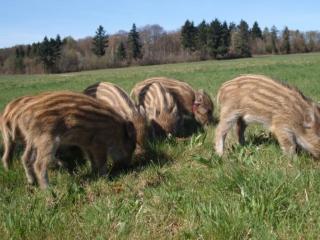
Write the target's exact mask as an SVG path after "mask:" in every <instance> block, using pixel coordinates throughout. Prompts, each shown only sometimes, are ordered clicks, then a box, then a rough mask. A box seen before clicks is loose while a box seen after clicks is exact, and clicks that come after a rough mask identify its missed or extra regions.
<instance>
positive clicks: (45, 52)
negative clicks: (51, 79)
mask: <svg viewBox="0 0 320 240" xmlns="http://www.w3.org/2000/svg"><path fill="white" fill-rule="evenodd" d="M61 47H62V42H61V39H60V36H59V35H58V36H57V37H56V39H53V38H50V40H49V39H48V38H47V37H45V38H44V39H43V41H42V43H41V44H40V48H39V56H40V59H41V61H42V63H43V65H44V68H45V70H46V71H47V72H55V71H56V70H57V69H56V65H57V62H58V60H59V58H60V55H61Z"/></svg>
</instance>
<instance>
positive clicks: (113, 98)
mask: <svg viewBox="0 0 320 240" xmlns="http://www.w3.org/2000/svg"><path fill="white" fill-rule="evenodd" d="M84 93H85V94H87V95H89V96H91V97H94V98H96V99H98V100H99V101H100V102H102V103H103V104H106V105H107V106H108V107H109V108H113V109H115V110H116V111H117V112H118V113H119V114H120V115H121V116H122V117H123V118H125V119H128V120H129V121H132V123H133V125H134V127H135V129H136V133H137V134H136V135H137V146H136V151H135V154H137V155H139V154H142V153H143V152H144V145H145V140H146V137H145V135H146V131H147V123H146V116H145V111H144V108H143V107H142V106H140V107H137V106H136V105H135V104H134V102H133V101H132V100H131V99H130V97H129V96H128V94H127V93H126V92H125V91H124V90H123V89H122V88H120V87H118V86H117V85H115V84H113V83H108V82H99V83H96V84H93V85H91V86H89V87H87V88H86V89H85V90H84Z"/></svg>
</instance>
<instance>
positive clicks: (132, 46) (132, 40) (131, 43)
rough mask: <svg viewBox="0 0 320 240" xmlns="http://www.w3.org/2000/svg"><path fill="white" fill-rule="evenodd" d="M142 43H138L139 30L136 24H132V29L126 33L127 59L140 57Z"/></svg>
mask: <svg viewBox="0 0 320 240" xmlns="http://www.w3.org/2000/svg"><path fill="white" fill-rule="evenodd" d="M141 48H142V45H141V43H140V36H139V32H138V31H137V28H136V25H135V24H133V25H132V29H131V30H130V32H129V35H128V56H129V59H134V60H137V59H140V58H142V52H141Z"/></svg>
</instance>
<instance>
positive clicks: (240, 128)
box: [236, 118, 247, 145]
mask: <svg viewBox="0 0 320 240" xmlns="http://www.w3.org/2000/svg"><path fill="white" fill-rule="evenodd" d="M246 127H247V124H246V123H245V122H244V120H243V119H242V118H238V120H237V125H236V132H237V137H238V142H239V144H240V145H244V143H245V138H244V131H245V130H246Z"/></svg>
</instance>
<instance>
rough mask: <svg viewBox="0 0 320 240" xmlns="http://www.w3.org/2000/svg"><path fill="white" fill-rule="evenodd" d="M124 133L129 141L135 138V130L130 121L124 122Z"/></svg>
mask: <svg viewBox="0 0 320 240" xmlns="http://www.w3.org/2000/svg"><path fill="white" fill-rule="evenodd" d="M126 133H127V135H128V137H129V138H130V139H135V138H136V130H135V128H134V126H133V123H132V122H131V121H127V122H126Z"/></svg>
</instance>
